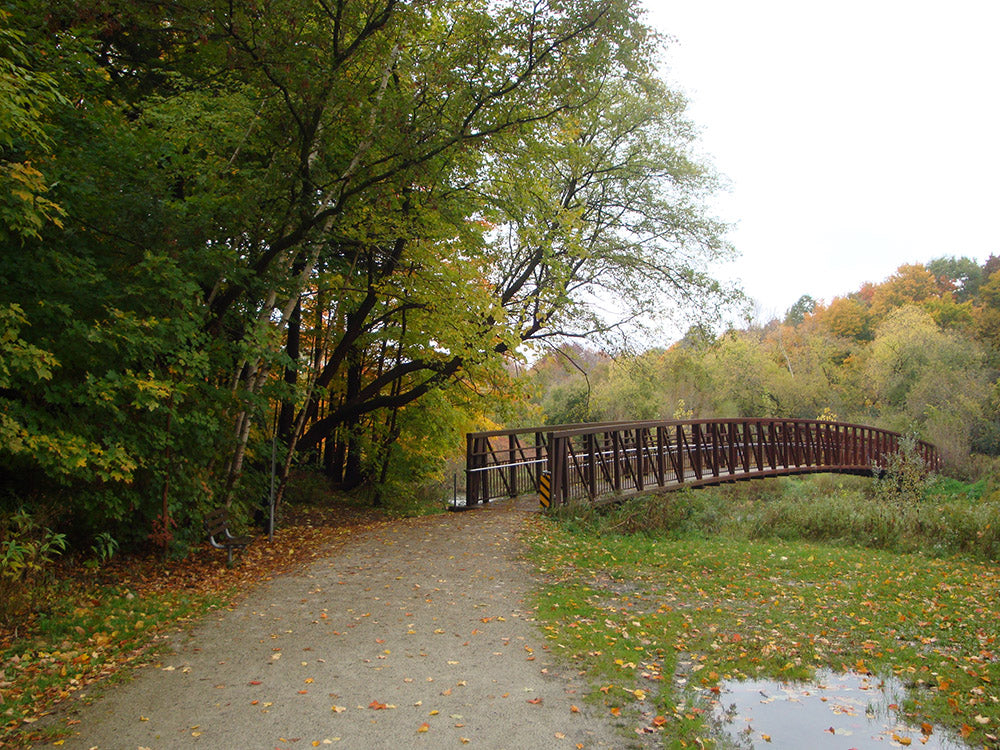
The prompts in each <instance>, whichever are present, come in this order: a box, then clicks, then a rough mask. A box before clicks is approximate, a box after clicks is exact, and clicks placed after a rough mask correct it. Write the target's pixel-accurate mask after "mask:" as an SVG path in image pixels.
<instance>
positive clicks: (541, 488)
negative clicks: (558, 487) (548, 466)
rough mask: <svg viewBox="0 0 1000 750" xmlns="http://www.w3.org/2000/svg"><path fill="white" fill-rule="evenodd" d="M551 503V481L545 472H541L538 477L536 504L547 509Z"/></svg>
mask: <svg viewBox="0 0 1000 750" xmlns="http://www.w3.org/2000/svg"><path fill="white" fill-rule="evenodd" d="M551 503H552V480H551V479H550V477H549V473H548V472H547V471H543V472H542V475H541V476H540V477H538V504H539V505H541V506H542V507H543V508H548V507H549V505H551Z"/></svg>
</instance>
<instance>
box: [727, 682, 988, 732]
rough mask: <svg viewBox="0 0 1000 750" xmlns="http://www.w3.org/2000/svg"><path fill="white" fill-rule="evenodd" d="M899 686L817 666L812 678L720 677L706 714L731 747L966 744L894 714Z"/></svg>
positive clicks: (899, 698) (902, 691)
mask: <svg viewBox="0 0 1000 750" xmlns="http://www.w3.org/2000/svg"><path fill="white" fill-rule="evenodd" d="M905 694H906V691H905V689H904V688H903V686H902V684H901V683H900V682H899V681H898V680H894V679H890V680H885V681H883V680H881V679H879V678H876V677H872V676H868V675H862V674H857V673H853V672H845V673H839V672H819V673H817V675H816V680H815V681H814V682H805V683H803V682H777V681H774V680H746V681H743V682H728V683H723V684H722V685H721V686H720V690H719V694H718V695H717V696H716V695H713V696H712V698H713V701H714V702H715V708H714V710H713V716H714V718H715V719H716V720H717V721H719V722H720V723H721V724H722V726H723V728H724V730H725V731H726V732H728V733H729V734H730V735H731V736H732V739H733V741H734V742H735V743H736V746H737V747H739V748H746V749H747V750H749V748H757V749H758V750H760V749H763V748H767V749H768V750H801V749H802V748H809V749H810V750H823V749H824V748H830V750H855V749H856V750H867V749H869V748H880V749H882V748H886V747H907V746H908V747H911V748H922V749H923V750H968V746H967V745H965V744H964V743H962V742H961V741H960V740H958V739H956V738H954V737H953V736H951V735H948V734H945V732H944V730H942V729H941V728H940V727H931V726H930V725H926V724H925V725H923V727H919V726H917V727H914V726H911V725H908V724H906V723H904V722H902V721H900V718H899V715H898V713H897V711H896V706H897V705H898V704H899V703H900V702H901V701H902V700H903V698H904V697H905Z"/></svg>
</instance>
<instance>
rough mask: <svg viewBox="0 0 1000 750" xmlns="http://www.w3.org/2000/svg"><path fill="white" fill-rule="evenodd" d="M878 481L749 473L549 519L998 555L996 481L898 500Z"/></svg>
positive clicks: (926, 490) (632, 529) (594, 527)
mask: <svg viewBox="0 0 1000 750" xmlns="http://www.w3.org/2000/svg"><path fill="white" fill-rule="evenodd" d="M886 482H889V484H888V487H890V488H891V486H892V480H891V478H887V479H883V480H875V479H872V478H864V477H843V476H836V475H817V476H810V477H787V478H777V479H766V480H755V481H752V482H744V483H740V484H734V485H727V486H723V487H714V488H703V489H697V490H681V491H678V492H671V493H663V494H658V495H646V496H641V497H636V498H633V499H630V500H627V501H625V502H622V503H619V504H615V505H611V506H605V507H603V508H600V509H593V508H589V507H579V506H578V507H574V508H569V509H564V510H561V511H560V512H559V513H558V516H559V517H560V519H561V520H562V521H563V523H565V524H567V525H568V526H570V527H571V528H573V527H575V528H582V529H587V530H589V531H597V532H599V533H604V534H641V535H647V536H654V537H667V538H672V539H682V538H706V537H712V536H718V537H722V538H727V539H742V540H764V539H780V540H785V541H793V540H802V541H813V542H823V543H827V544H833V545H840V546H851V547H867V548H873V549H882V550H888V551H894V552H920V553H924V554H929V555H933V556H938V557H948V556H951V555H956V554H961V555H964V556H967V557H970V558H973V559H979V560H986V561H993V562H996V561H1000V486H997V485H996V484H994V483H991V482H990V481H987V480H981V481H979V482H977V483H975V484H966V483H963V482H959V481H956V480H951V479H943V478H931V479H930V480H928V481H926V482H925V483H923V484H922V485H921V486H920V487H919V488H918V489H919V491H918V492H917V494H916V495H914V496H912V497H910V498H909V499H906V498H900V497H898V496H896V497H893V496H892V494H891V490H887V484H886ZM910 489H912V488H910ZM887 493H888V494H887Z"/></svg>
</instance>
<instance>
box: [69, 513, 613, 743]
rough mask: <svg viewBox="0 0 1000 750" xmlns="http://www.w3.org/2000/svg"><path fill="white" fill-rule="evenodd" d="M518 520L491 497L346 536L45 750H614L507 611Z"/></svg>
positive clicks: (518, 612) (179, 648)
mask: <svg viewBox="0 0 1000 750" xmlns="http://www.w3.org/2000/svg"><path fill="white" fill-rule="evenodd" d="M529 509H530V504H527V503H525V502H522V504H520V505H518V504H517V503H515V502H513V501H504V502H501V503H495V504H493V505H491V506H490V507H489V508H485V509H480V510H476V511H472V512H468V513H448V514H442V515H438V516H429V517H424V518H414V519H406V520H402V521H398V522H392V523H387V524H384V525H381V526H379V527H377V528H375V529H372V530H368V531H364V532H361V533H359V534H358V535H357V536H356V537H354V538H352V539H351V540H350V541H349V542H348V543H347V544H346V546H344V547H341V548H339V549H338V550H337V551H336V552H334V553H332V555H331V556H330V557H326V558H323V559H321V560H319V561H318V562H316V563H315V564H313V565H311V566H310V567H308V568H307V569H305V570H303V571H301V572H299V573H297V574H293V575H286V576H283V577H281V578H278V579H276V580H274V581H271V582H269V583H267V584H265V585H263V586H261V587H260V588H259V589H257V590H256V591H254V592H253V593H252V594H251V595H250V596H249V597H248V598H247V599H246V600H244V601H243V602H242V603H241V604H239V605H238V606H236V607H235V608H234V609H232V610H231V611H227V612H224V613H221V614H218V615H216V616H214V617H212V618H210V619H209V620H208V621H206V622H204V623H202V624H200V625H198V626H197V627H195V628H194V629H193V630H192V631H191V632H189V633H179V634H176V635H174V636H172V638H171V641H172V644H171V645H172V648H173V653H172V654H171V655H169V656H167V657H165V658H164V659H163V660H162V662H161V663H158V664H155V665H152V666H150V667H146V668H144V669H141V670H139V671H138V672H137V673H136V675H135V678H134V679H132V680H131V681H129V682H127V683H126V684H123V685H119V686H116V687H113V688H109V689H108V690H107V692H106V694H105V695H104V696H103V697H102V698H100V699H99V700H97V701H95V702H94V703H93V704H92V705H85V704H83V703H79V704H77V705H76V706H74V707H73V708H72V709H70V714H71V715H70V716H68V717H66V716H65V715H64V717H63V718H64V719H66V718H68V719H69V720H70V721H73V722H78V723H74V724H73V725H72V729H73V730H74V732H75V735H74V736H73V737H71V738H68V739H66V740H65V742H64V744H63V745H62V747H64V748H98V749H99V750H138V749H141V748H150V750H163V749H168V748H190V747H205V748H220V749H226V748H233V749H234V750H235V749H237V748H248V749H256V748H261V749H264V750H272V749H274V748H282V750H285V749H287V750H293V749H297V748H305V747H327V746H332V747H335V748H358V749H359V750H369V749H371V748H409V747H425V748H435V749H436V748H449V747H463V746H469V747H478V748H489V749H490V750H500V749H501V748H511V750H530V749H531V748H546V749H549V748H560V747H565V748H567V749H569V748H600V747H605V748H621V747H625V746H626V745H627V744H628V742H627V740H625V739H624V738H623V736H622V735H620V734H616V730H615V728H614V727H613V726H612V725H611V724H610V723H609V722H608V721H607V720H605V718H603V717H597V716H595V715H594V713H593V711H592V710H591V709H590V708H589V707H588V705H587V704H585V703H584V700H583V694H584V685H583V683H582V681H581V679H580V678H579V677H578V676H577V674H576V672H574V671H573V670H572V669H571V668H569V667H567V666H566V665H557V664H555V663H554V660H553V659H552V658H551V654H550V653H549V652H548V650H547V647H546V645H545V638H544V635H543V633H542V632H541V630H540V629H539V628H538V627H536V626H535V625H534V624H533V622H532V613H531V611H530V609H529V608H527V607H526V605H525V603H524V595H525V593H526V592H527V591H528V589H529V588H530V587H531V586H532V580H531V577H530V574H529V571H528V568H527V567H526V566H525V564H523V563H522V562H520V561H519V560H518V559H517V558H518V551H519V549H520V546H519V545H520V543H519V541H518V536H519V533H520V530H521V529H522V528H523V524H524V522H525V520H526V518H527V516H528V513H529ZM608 718H609V719H610V717H608Z"/></svg>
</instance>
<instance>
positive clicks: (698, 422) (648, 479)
mask: <svg viewBox="0 0 1000 750" xmlns="http://www.w3.org/2000/svg"><path fill="white" fill-rule="evenodd" d="M901 438H902V436H901V435H900V434H899V433H898V432H891V431H889V430H882V429H878V428H876V427H868V426H865V425H857V424H847V423H843V422H825V421H819V420H809V419H695V420H685V421H658V422H613V423H601V424H578V425H559V426H549V427H544V428H541V427H533V428H525V429H517V430H495V431H492V432H477V433H471V434H469V435H468V436H467V438H466V439H467V447H466V504H467V505H470V506H471V505H476V504H479V503H484V502H488V501H490V500H492V499H496V498H501V497H516V496H518V495H521V494H526V493H529V492H537V491H538V486H539V482H540V480H541V479H542V476H543V474H544V475H547V478H548V484H549V486H550V497H551V503H552V505H561V504H566V503H569V502H572V501H589V502H592V503H601V502H614V501H615V500H617V499H620V498H621V497H623V496H627V495H633V494H638V493H642V492H653V491H664V490H674V489H680V488H682V487H699V486H705V485H713V484H724V483H727V482H735V481H741V480H747V479H755V478H763V477H774V476H781V475H788V474H807V473H818V472H833V473H841V474H872V473H873V472H877V471H878V470H879V469H884V468H885V467H886V461H887V458H888V456H890V455H892V454H893V453H895V452H896V451H898V450H899V443H900V440H901ZM917 451H918V453H919V454H920V456H921V457H922V458H923V460H924V462H925V464H926V465H927V466H928V468H929V469H931V470H934V471H936V470H938V469H939V468H940V458H939V456H938V454H937V449H936V448H935V447H934V446H933V445H931V444H930V443H926V442H923V441H920V442H918V444H917Z"/></svg>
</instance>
